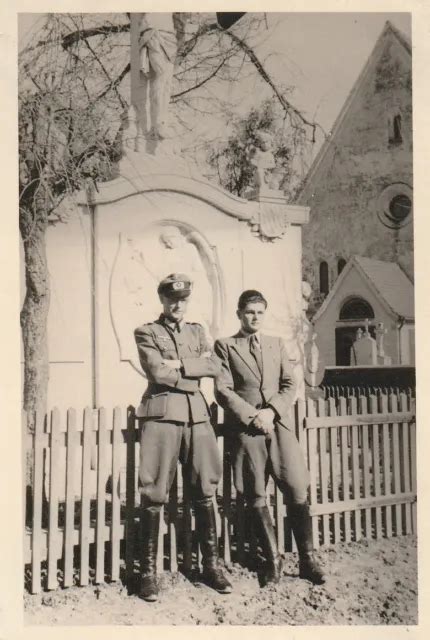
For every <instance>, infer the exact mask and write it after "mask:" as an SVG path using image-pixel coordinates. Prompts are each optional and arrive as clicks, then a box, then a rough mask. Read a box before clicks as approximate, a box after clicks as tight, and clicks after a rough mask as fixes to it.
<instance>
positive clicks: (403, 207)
mask: <svg viewBox="0 0 430 640" xmlns="http://www.w3.org/2000/svg"><path fill="white" fill-rule="evenodd" d="M412 208H413V204H412V189H411V188H410V186H409V185H407V184H405V183H403V182H398V183H396V184H391V185H390V186H388V187H386V188H385V189H384V190H383V192H382V193H381V195H380V196H379V198H378V202H377V213H378V217H379V219H380V221H381V222H382V224H383V225H385V226H386V227H388V228H389V229H399V228H400V227H403V226H404V225H406V224H408V223H409V222H410V221H411V219H412Z"/></svg>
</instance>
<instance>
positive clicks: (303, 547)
mask: <svg viewBox="0 0 430 640" xmlns="http://www.w3.org/2000/svg"><path fill="white" fill-rule="evenodd" d="M288 516H289V518H290V522H291V528H292V530H293V533H294V538H295V540H296V545H297V550H298V552H299V575H300V578H303V579H304V580H310V581H311V582H313V583H314V584H324V582H325V581H326V576H325V575H324V571H323V570H322V569H321V567H320V566H319V564H318V562H317V561H316V560H315V558H314V557H313V553H312V551H313V543H312V518H311V515H310V513H309V505H308V504H307V503H304V504H292V505H289V506H288Z"/></svg>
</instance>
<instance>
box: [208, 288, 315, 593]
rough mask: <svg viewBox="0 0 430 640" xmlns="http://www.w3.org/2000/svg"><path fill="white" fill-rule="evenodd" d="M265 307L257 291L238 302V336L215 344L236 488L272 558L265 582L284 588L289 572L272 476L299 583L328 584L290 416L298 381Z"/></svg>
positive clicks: (305, 471)
mask: <svg viewBox="0 0 430 640" xmlns="http://www.w3.org/2000/svg"><path fill="white" fill-rule="evenodd" d="M266 308H267V301H266V300H265V298H264V296H263V295H262V294H261V293H260V292H259V291H255V290H254V289H250V290H247V291H244V292H243V293H242V295H241V296H240V297H239V301H238V310H237V316H238V318H239V321H240V325H241V326H240V330H239V332H238V333H236V335H234V336H232V337H230V338H223V339H221V340H217V342H216V343H215V353H216V354H217V355H218V357H219V358H220V360H221V362H222V371H221V374H220V375H219V376H218V377H217V380H216V398H217V400H218V402H219V403H220V405H221V406H222V407H223V408H224V409H225V414H224V422H225V424H226V425H227V426H228V427H229V435H227V436H226V437H227V442H228V444H229V447H230V451H231V453H232V462H233V472H234V482H235V486H236V490H237V492H238V494H239V495H243V496H244V498H245V500H246V503H247V506H248V509H249V511H250V513H251V518H252V522H253V524H254V526H255V529H256V533H257V537H258V538H259V540H260V544H261V547H262V549H263V553H264V555H265V558H266V565H265V572H264V576H263V577H264V581H265V583H266V584H267V583H273V582H274V583H276V582H279V580H280V577H281V571H282V558H281V556H280V553H279V550H278V546H277V542H276V536H275V532H274V528H273V523H272V520H271V517H270V513H269V509H268V507H267V502H266V484H267V479H268V476H269V474H271V475H272V476H273V477H274V480H275V482H276V484H277V485H278V487H279V488H280V489H281V491H282V492H283V493H284V496H285V499H286V502H287V504H288V516H289V518H290V522H291V528H292V530H293V533H294V537H295V540H296V543H297V550H298V552H299V571H300V577H301V578H305V579H307V580H310V581H311V582H313V583H315V584H322V583H323V582H325V579H326V578H325V575H324V573H323V571H322V569H321V567H320V566H319V565H318V564H317V562H316V560H315V558H314V557H313V554H312V546H313V545H312V525H311V517H310V514H309V506H308V504H307V491H308V486H309V472H308V469H307V467H306V464H305V460H304V457H303V453H302V450H301V448H300V445H299V443H298V441H297V438H296V436H295V432H294V422H293V420H292V416H291V409H292V406H293V403H294V400H295V392H296V383H295V381H294V377H293V372H292V368H291V365H290V363H289V360H288V354H287V352H286V349H285V346H284V344H283V341H282V339H281V338H276V337H273V336H267V335H264V334H262V333H261V328H262V325H263V320H264V316H265V313H266Z"/></svg>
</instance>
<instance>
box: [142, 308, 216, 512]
mask: <svg viewBox="0 0 430 640" xmlns="http://www.w3.org/2000/svg"><path fill="white" fill-rule="evenodd" d="M134 335H135V340H136V345H137V349H138V352H139V358H140V362H141V365H142V369H143V370H144V372H145V373H146V376H147V378H148V387H147V389H146V391H145V393H144V394H143V396H142V401H141V404H140V406H139V408H138V410H137V416H138V417H139V418H141V433H140V464H139V485H140V491H141V492H142V494H143V495H144V496H145V498H147V500H148V501H149V502H151V503H154V504H163V503H165V502H166V501H167V498H168V493H169V490H170V487H171V485H172V482H173V478H174V476H175V471H176V467H177V462H178V460H180V461H181V462H182V464H183V465H184V471H185V477H186V479H187V482H188V483H189V488H190V490H191V496H192V498H193V499H202V498H207V497H211V496H212V495H213V494H214V492H215V489H216V486H217V484H218V482H219V480H220V477H221V468H222V467H221V460H220V456H219V452H218V447H217V443H216V438H215V433H214V430H213V427H212V425H211V423H210V421H209V408H208V406H207V403H206V400H205V398H204V396H203V394H202V393H201V391H200V379H201V378H203V377H215V376H216V375H217V374H218V373H219V371H220V363H219V360H218V358H217V357H216V356H215V355H214V354H213V353H212V349H211V346H210V345H209V344H208V341H207V338H206V335H205V332H204V329H203V327H202V326H201V325H199V324H197V323H187V322H182V323H180V324H179V325H177V324H176V323H172V322H170V321H169V320H168V319H167V318H165V317H164V315H163V314H162V315H161V316H160V318H159V319H158V320H156V321H155V322H152V323H148V324H145V325H142V326H141V327H138V328H137V329H136V330H135V332H134ZM164 360H180V361H181V369H180V370H176V369H171V368H170V367H168V366H167V365H166V364H164V363H163V361H164Z"/></svg>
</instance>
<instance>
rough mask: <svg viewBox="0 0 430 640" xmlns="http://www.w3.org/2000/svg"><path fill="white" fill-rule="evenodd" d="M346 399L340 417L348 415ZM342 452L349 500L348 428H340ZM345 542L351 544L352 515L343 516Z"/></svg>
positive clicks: (344, 497) (344, 496) (345, 494)
mask: <svg viewBox="0 0 430 640" xmlns="http://www.w3.org/2000/svg"><path fill="white" fill-rule="evenodd" d="M347 413H348V412H347V408H346V398H344V397H341V398H340V399H339V415H341V416H346V415H347ZM340 451H341V468H342V500H349V498H350V495H349V487H350V482H349V456H348V427H340ZM343 521H344V536H345V542H351V513H350V512H349V511H345V512H344V514H343Z"/></svg>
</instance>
